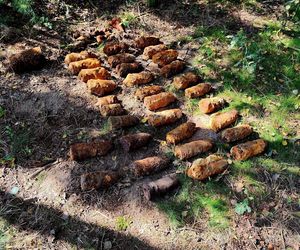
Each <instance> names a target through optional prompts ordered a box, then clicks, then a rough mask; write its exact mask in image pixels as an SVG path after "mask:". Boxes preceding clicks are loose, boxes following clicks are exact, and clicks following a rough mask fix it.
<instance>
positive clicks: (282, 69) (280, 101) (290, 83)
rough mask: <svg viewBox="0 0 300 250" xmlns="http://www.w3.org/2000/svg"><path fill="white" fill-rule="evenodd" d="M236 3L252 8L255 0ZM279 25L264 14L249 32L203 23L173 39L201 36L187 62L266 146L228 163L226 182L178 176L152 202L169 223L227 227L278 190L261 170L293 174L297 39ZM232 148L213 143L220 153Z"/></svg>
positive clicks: (299, 100)
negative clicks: (174, 190) (173, 187)
mask: <svg viewBox="0 0 300 250" xmlns="http://www.w3.org/2000/svg"><path fill="white" fill-rule="evenodd" d="M222 2H227V3H228V1H222ZM240 2H242V4H246V5H247V6H248V7H249V6H250V8H252V7H253V6H255V5H256V4H257V2H256V1H240ZM246 2H247V3H246ZM250 2H251V3H250ZM228 6H229V5H228ZM228 6H227V7H228ZM251 6H252V7H251ZM282 27H283V24H282V23H281V22H279V21H276V22H274V21H270V20H264V22H263V24H262V25H260V30H259V31H258V32H257V33H252V34H249V33H246V32H245V31H243V30H240V31H238V32H233V31H231V30H229V29H227V28H225V27H224V26H222V27H202V26H201V27H197V28H196V29H195V32H194V34H193V35H192V36H187V37H182V38H180V39H179V42H180V43H189V42H190V41H192V40H194V41H195V42H199V50H198V53H197V55H196V57H195V58H194V61H193V65H192V66H193V67H194V68H197V69H198V72H199V73H200V74H201V75H202V76H203V78H204V81H206V82H212V83H215V82H217V83H222V85H223V87H221V88H219V89H218V92H217V93H216V94H215V96H220V97H223V98H225V99H227V100H229V105H228V107H226V108H225V109H223V110H224V111H226V110H230V109H237V110H238V111H239V113H240V114H241V116H242V117H241V119H240V120H239V122H240V123H249V124H250V125H252V126H253V128H254V130H255V132H256V133H257V135H258V136H259V137H261V138H263V139H265V140H266V141H267V142H268V147H267V150H266V151H265V153H264V154H262V155H261V156H258V157H255V158H252V159H249V160H246V161H233V163H232V164H231V165H230V167H229V175H227V178H226V179H227V181H226V182H225V181H223V180H222V179H221V180H218V181H217V178H212V179H211V180H207V181H206V182H197V181H194V182H193V181H191V180H190V179H189V178H187V177H182V178H181V181H182V188H181V189H180V191H179V192H178V194H176V195H175V196H173V197H171V198H170V199H169V200H168V201H167V202H166V201H164V202H159V203H158V207H159V208H160V209H161V210H163V211H165V212H166V214H167V215H168V216H169V218H170V221H171V224H173V225H174V226H177V227H178V226H183V225H186V224H189V223H191V222H195V221H196V222H197V221H202V220H203V218H206V220H207V223H208V225H209V226H211V227H212V228H226V227H228V226H229V225H230V222H231V219H232V218H233V216H232V215H233V214H236V216H239V215H240V214H243V213H253V212H254V211H255V212H258V213H259V211H258V209H259V207H260V204H261V202H265V201H266V199H268V197H270V196H272V195H274V192H276V191H274V190H272V188H270V187H268V185H269V184H268V182H266V179H265V178H266V177H265V175H264V173H265V172H264V171H267V173H269V175H270V176H273V175H274V174H280V178H283V179H285V178H298V177H299V174H300V170H299V169H300V168H299V162H300V155H299V152H300V146H299V145H298V144H296V143H295V141H293V138H294V137H296V135H297V127H296V126H297V125H295V124H297V120H298V121H299V119H300V109H299V107H300V96H299V90H300V53H299V44H300V42H299V39H298V38H296V37H292V36H288V35H287V34H286V32H285V30H283V28H282ZM290 27H292V26H290ZM198 101H199V100H198V99H192V100H188V101H187V102H185V103H186V107H187V110H188V112H189V113H190V114H193V115H198V113H197V104H198ZM254 138H255V136H254V135H252V136H251V137H250V139H254ZM230 147H231V146H230V145H227V144H222V145H218V148H219V149H221V153H222V154H226V153H228V152H229V150H230ZM181 168H182V167H181ZM239 182H240V183H242V184H243V188H242V190H238V191H237V190H235V189H233V188H232V185H233V186H234V184H235V183H239ZM286 188H287V189H288V188H289V187H286ZM272 192H273V193H272ZM233 193H234V194H235V195H234V196H233ZM271 194H272V195H271ZM232 199H237V203H236V205H231V204H230V202H229V201H230V200H232Z"/></svg>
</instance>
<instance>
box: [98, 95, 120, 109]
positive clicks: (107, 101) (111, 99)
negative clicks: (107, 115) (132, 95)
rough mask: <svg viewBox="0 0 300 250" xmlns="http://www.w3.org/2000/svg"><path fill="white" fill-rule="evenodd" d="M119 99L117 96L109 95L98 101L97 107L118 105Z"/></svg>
mask: <svg viewBox="0 0 300 250" xmlns="http://www.w3.org/2000/svg"><path fill="white" fill-rule="evenodd" d="M118 102H119V100H118V97H117V96H116V95H108V96H104V97H101V98H99V99H98V101H97V103H96V106H99V107H102V106H104V105H108V104H114V103H118Z"/></svg>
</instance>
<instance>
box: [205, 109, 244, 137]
mask: <svg viewBox="0 0 300 250" xmlns="http://www.w3.org/2000/svg"><path fill="white" fill-rule="evenodd" d="M238 117H239V113H238V111H237V110H235V109H233V110H231V111H227V112H218V113H215V114H213V115H212V116H211V117H210V127H211V129H212V130H214V131H216V132H218V131H220V130H221V129H223V128H226V127H228V126H230V125H231V124H232V123H234V122H235V121H236V120H237V119H238Z"/></svg>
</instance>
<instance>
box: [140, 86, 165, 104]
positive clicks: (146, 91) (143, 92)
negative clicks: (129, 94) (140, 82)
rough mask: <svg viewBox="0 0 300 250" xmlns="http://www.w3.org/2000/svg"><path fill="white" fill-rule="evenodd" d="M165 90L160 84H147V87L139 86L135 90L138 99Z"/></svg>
mask: <svg viewBox="0 0 300 250" xmlns="http://www.w3.org/2000/svg"><path fill="white" fill-rule="evenodd" d="M163 91H164V89H163V87H161V86H158V85H152V86H145V87H142V88H139V89H138V90H137V91H136V92H135V96H136V98H137V99H138V100H141V101H143V100H144V98H145V97H146V96H150V95H155V94H158V93H160V92H163Z"/></svg>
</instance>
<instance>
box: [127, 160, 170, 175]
mask: <svg viewBox="0 0 300 250" xmlns="http://www.w3.org/2000/svg"><path fill="white" fill-rule="evenodd" d="M169 163H170V161H169V159H168V158H167V157H159V156H152V157H147V158H145V159H142V160H137V161H134V162H133V163H132V164H131V165H130V169H132V171H133V172H134V174H135V175H136V176H143V175H149V174H151V173H154V172H159V171H161V170H163V169H165V168H167V167H168V166H169Z"/></svg>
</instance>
